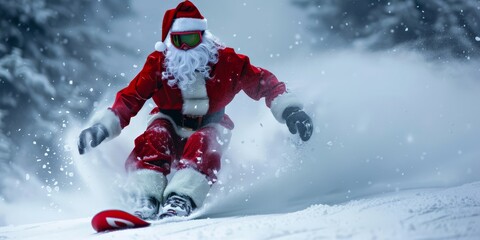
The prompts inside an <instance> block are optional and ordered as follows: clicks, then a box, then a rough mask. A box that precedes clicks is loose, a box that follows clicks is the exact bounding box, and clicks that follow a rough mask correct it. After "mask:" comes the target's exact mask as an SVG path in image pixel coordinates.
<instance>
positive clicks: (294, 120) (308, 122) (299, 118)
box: [282, 107, 313, 141]
mask: <svg viewBox="0 0 480 240" xmlns="http://www.w3.org/2000/svg"><path fill="white" fill-rule="evenodd" d="M282 117H283V119H285V121H286V123H287V127H288V130H290V132H291V133H292V134H296V133H297V132H298V134H299V135H300V138H301V139H302V140H303V141H308V139H310V137H311V136H312V133H313V123H312V119H311V118H310V117H309V116H308V115H307V114H306V113H305V112H304V111H303V110H301V109H300V108H298V107H288V108H287V109H285V111H283V114H282Z"/></svg>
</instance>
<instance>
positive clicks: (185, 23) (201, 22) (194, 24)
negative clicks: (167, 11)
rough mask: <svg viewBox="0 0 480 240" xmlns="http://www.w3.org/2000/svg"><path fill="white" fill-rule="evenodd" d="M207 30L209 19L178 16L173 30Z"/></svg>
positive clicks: (171, 29)
mask: <svg viewBox="0 0 480 240" xmlns="http://www.w3.org/2000/svg"><path fill="white" fill-rule="evenodd" d="M204 30H207V19H206V18H204V19H198V18H177V19H175V21H173V24H172V27H171V28H170V31H171V32H188V31H204Z"/></svg>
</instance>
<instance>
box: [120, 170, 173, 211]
mask: <svg viewBox="0 0 480 240" xmlns="http://www.w3.org/2000/svg"><path fill="white" fill-rule="evenodd" d="M166 184H167V179H166V177H165V176H164V175H163V174H162V173H159V172H156V171H153V170H147V169H142V170H137V171H134V172H131V173H130V175H129V178H128V181H127V184H126V185H125V191H126V192H127V194H128V198H129V199H127V204H128V208H129V209H130V210H129V211H130V212H131V213H132V214H134V215H136V216H138V217H139V218H142V219H145V220H153V219H156V218H157V216H158V213H159V208H160V204H161V202H162V200H163V190H164V189H165V186H166Z"/></svg>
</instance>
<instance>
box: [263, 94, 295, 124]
mask: <svg viewBox="0 0 480 240" xmlns="http://www.w3.org/2000/svg"><path fill="white" fill-rule="evenodd" d="M288 107H299V108H303V104H302V103H301V102H300V101H298V99H297V97H296V96H295V95H294V94H292V93H289V92H286V93H284V94H281V95H278V96H277V97H276V98H274V99H273V101H272V106H271V107H270V110H271V111H272V113H273V116H274V117H275V119H277V121H278V122H280V123H284V122H285V119H283V117H282V114H283V111H285V109H287V108H288Z"/></svg>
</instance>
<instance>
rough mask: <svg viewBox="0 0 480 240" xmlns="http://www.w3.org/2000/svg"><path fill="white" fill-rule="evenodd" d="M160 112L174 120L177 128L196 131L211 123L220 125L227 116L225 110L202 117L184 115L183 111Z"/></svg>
mask: <svg viewBox="0 0 480 240" xmlns="http://www.w3.org/2000/svg"><path fill="white" fill-rule="evenodd" d="M160 112H161V113H163V114H165V115H167V116H169V117H170V118H172V120H173V121H174V122H175V124H176V125H177V126H179V127H183V128H186V129H190V130H193V131H195V130H197V129H199V128H201V127H203V126H205V125H207V124H209V123H219V122H220V121H221V120H222V118H223V115H225V108H222V110H220V111H218V112H214V113H210V114H206V115H202V116H193V115H184V114H183V113H182V111H181V110H160Z"/></svg>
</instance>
